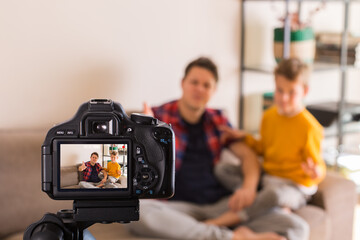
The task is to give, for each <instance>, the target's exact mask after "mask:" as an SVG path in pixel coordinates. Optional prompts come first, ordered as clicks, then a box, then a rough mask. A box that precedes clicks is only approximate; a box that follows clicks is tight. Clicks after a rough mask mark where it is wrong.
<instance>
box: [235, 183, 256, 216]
mask: <svg viewBox="0 0 360 240" xmlns="http://www.w3.org/2000/svg"><path fill="white" fill-rule="evenodd" d="M255 198H256V190H254V189H250V188H239V189H238V190H236V191H235V193H234V194H233V195H232V196H231V197H230V200H229V208H230V210H232V211H234V212H238V211H240V210H242V209H243V208H245V207H248V206H250V205H251V204H252V203H253V202H254V200H255Z"/></svg>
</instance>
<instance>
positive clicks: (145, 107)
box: [142, 102, 154, 117]
mask: <svg viewBox="0 0 360 240" xmlns="http://www.w3.org/2000/svg"><path fill="white" fill-rule="evenodd" d="M142 113H143V114H146V115H149V116H152V117H154V112H153V111H152V110H151V107H150V106H149V105H148V104H147V103H146V102H144V104H143V112H142Z"/></svg>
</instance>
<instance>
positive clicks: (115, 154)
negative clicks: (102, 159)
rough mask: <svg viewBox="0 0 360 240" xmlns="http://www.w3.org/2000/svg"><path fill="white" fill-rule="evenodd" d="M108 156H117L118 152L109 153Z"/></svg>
mask: <svg viewBox="0 0 360 240" xmlns="http://www.w3.org/2000/svg"><path fill="white" fill-rule="evenodd" d="M110 155H112V156H117V155H118V152H117V151H111V153H110Z"/></svg>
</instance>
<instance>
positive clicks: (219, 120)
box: [152, 101, 231, 170]
mask: <svg viewBox="0 0 360 240" xmlns="http://www.w3.org/2000/svg"><path fill="white" fill-rule="evenodd" d="M152 110H153V112H154V116H155V117H156V118H158V119H159V120H160V121H163V122H166V123H171V125H172V128H173V130H174V133H175V141H176V142H175V147H176V161H175V168H176V170H178V169H179V168H180V166H181V162H182V160H183V157H184V154H185V150H186V146H187V142H188V133H187V129H186V126H185V123H184V120H183V119H182V117H181V116H180V113H179V107H178V101H172V102H169V103H165V104H164V105H161V106H159V107H154V108H152ZM221 125H227V126H231V125H230V123H229V121H228V120H227V118H226V117H225V116H224V115H223V114H222V112H221V111H220V110H216V109H206V110H205V113H204V131H205V135H206V140H207V143H208V147H209V149H210V150H211V153H212V155H213V159H214V161H213V162H214V164H216V163H217V162H218V160H219V157H220V152H221V150H222V149H223V147H225V146H223V145H222V144H221V143H220V130H219V129H218V127H219V126H221Z"/></svg>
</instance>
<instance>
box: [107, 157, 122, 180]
mask: <svg viewBox="0 0 360 240" xmlns="http://www.w3.org/2000/svg"><path fill="white" fill-rule="evenodd" d="M110 158H111V162H109V163H108V165H107V168H104V170H105V171H106V172H107V173H108V180H107V182H106V183H107V184H106V185H108V184H109V185H111V186H113V187H115V185H114V183H116V182H117V181H118V180H119V178H120V176H121V168H120V165H119V163H117V159H118V158H119V156H118V152H117V151H112V152H111V153H110ZM106 187H109V186H106Z"/></svg>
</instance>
